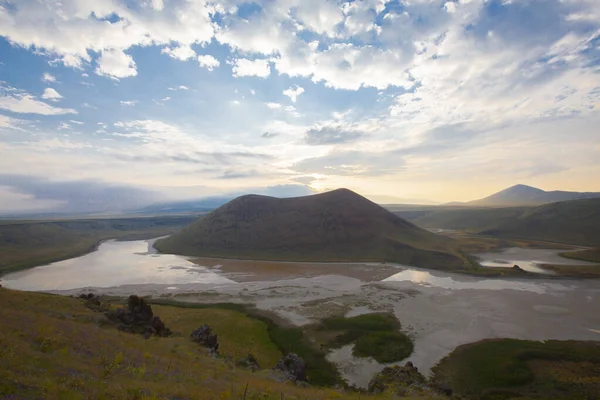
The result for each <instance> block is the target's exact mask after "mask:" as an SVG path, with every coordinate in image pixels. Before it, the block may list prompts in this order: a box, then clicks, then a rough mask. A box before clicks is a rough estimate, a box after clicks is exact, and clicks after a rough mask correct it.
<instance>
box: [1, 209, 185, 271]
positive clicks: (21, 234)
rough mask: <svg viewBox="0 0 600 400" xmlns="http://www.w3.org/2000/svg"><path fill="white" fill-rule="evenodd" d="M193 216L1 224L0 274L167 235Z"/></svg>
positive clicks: (5, 222)
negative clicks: (106, 244) (109, 244)
mask: <svg viewBox="0 0 600 400" xmlns="http://www.w3.org/2000/svg"><path fill="white" fill-rule="evenodd" d="M194 219H195V217H193V216H171V217H144V218H110V219H100V218H98V219H72V220H56V221H0V275H1V274H2V273H6V272H10V271H14V270H18V269H23V268H28V267H33V266H36V265H40V264H45V263H50V262H54V261H58V260H62V259H66V258H71V257H76V256H78V255H81V254H84V253H87V252H89V251H91V250H93V249H94V247H95V246H96V245H97V244H98V243H99V242H100V241H102V240H106V239H114V238H116V239H128V240H134V239H147V238H155V237H157V236H162V235H168V234H170V233H173V232H174V231H176V230H177V229H179V228H181V227H182V226H184V225H187V224H188V223H190V222H191V221H193V220H194Z"/></svg>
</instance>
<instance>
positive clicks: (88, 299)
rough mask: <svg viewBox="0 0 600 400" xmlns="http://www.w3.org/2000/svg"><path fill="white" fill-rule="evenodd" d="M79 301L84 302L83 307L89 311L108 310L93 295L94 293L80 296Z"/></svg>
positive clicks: (105, 305)
mask: <svg viewBox="0 0 600 400" xmlns="http://www.w3.org/2000/svg"><path fill="white" fill-rule="evenodd" d="M79 298H80V299H83V300H84V301H85V306H86V307H87V308H89V309H91V310H94V311H98V312H104V311H107V310H108V305H107V304H105V303H103V302H102V300H101V299H100V296H98V295H95V294H94V293H87V294H85V293H84V294H80V295H79Z"/></svg>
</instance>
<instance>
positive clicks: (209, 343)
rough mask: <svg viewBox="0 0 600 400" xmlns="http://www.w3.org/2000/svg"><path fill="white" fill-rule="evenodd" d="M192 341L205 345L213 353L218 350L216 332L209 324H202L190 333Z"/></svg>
mask: <svg viewBox="0 0 600 400" xmlns="http://www.w3.org/2000/svg"><path fill="white" fill-rule="evenodd" d="M190 338H191V339H192V341H194V342H196V343H199V344H200V345H202V346H203V347H206V348H207V349H209V350H210V351H211V353H213V354H217V352H218V350H219V341H218V339H217V334H216V333H214V332H213V330H212V329H211V328H210V326H208V325H206V324H204V325H202V326H201V327H200V328H198V329H196V330H195V331H193V332H192V333H190Z"/></svg>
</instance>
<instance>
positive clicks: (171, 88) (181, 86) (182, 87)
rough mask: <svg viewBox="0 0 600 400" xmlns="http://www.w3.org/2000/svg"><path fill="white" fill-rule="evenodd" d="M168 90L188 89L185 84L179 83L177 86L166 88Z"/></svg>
mask: <svg viewBox="0 0 600 400" xmlns="http://www.w3.org/2000/svg"><path fill="white" fill-rule="evenodd" d="M168 89H169V90H173V91H175V90H190V89H189V88H188V87H187V86H184V85H179V86H171V87H169V88H168Z"/></svg>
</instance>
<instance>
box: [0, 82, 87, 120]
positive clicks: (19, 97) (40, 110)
mask: <svg viewBox="0 0 600 400" xmlns="http://www.w3.org/2000/svg"><path fill="white" fill-rule="evenodd" d="M44 93H45V92H44ZM0 109H2V110H6V111H10V112H14V113H19V114H40V115H61V114H77V111H75V110H73V109H70V108H59V107H53V106H51V105H50V104H47V103H44V102H42V101H39V100H37V99H36V98H35V97H34V96H32V95H30V94H29V93H27V92H24V91H21V90H17V89H15V88H11V87H8V88H6V87H2V88H0Z"/></svg>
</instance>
